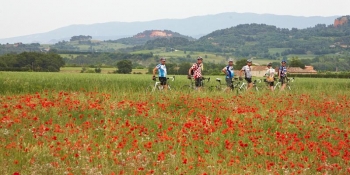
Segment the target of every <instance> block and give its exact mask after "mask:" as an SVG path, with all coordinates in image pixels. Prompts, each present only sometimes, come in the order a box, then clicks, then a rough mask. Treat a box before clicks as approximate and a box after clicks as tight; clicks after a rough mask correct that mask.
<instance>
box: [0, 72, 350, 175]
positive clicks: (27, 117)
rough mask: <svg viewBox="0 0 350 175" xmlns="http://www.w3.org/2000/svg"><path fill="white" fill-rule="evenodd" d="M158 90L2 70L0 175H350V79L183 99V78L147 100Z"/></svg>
mask: <svg viewBox="0 0 350 175" xmlns="http://www.w3.org/2000/svg"><path fill="white" fill-rule="evenodd" d="M216 77H220V76H213V77H211V78H212V79H215V78H216ZM221 78H222V77H221ZM152 83H154V82H153V81H152V80H151V76H150V75H116V74H69V73H34V72H33V73H22V72H0V106H1V108H0V113H1V115H0V141H1V142H0V170H1V172H2V174H111V175H112V174H349V173H350V165H349V163H350V162H349V161H350V151H349V150H350V140H349V134H350V130H349V128H350V127H349V126H350V120H349V116H350V110H349V107H350V99H349V98H350V92H349V89H350V80H349V79H298V78H297V79H296V81H295V82H294V84H293V90H292V91H284V92H278V91H276V92H274V93H271V92H269V91H261V92H255V91H250V92H245V93H244V94H236V93H223V92H210V91H206V90H203V91H202V92H197V91H191V92H182V91H180V90H178V89H180V87H181V86H182V85H184V84H188V83H189V81H188V80H187V79H186V76H176V80H175V81H174V82H171V85H172V86H173V87H175V88H176V90H175V91H168V92H154V93H150V92H145V88H146V87H147V86H149V85H151V84H152ZM215 83H216V82H209V83H207V85H208V86H211V85H215Z"/></svg>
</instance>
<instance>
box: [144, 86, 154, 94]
mask: <svg viewBox="0 0 350 175" xmlns="http://www.w3.org/2000/svg"><path fill="white" fill-rule="evenodd" d="M153 88H154V87H153V86H147V87H146V88H145V92H146V93H149V92H152V91H153Z"/></svg>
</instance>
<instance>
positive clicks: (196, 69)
mask: <svg viewBox="0 0 350 175" xmlns="http://www.w3.org/2000/svg"><path fill="white" fill-rule="evenodd" d="M192 70H193V77H194V78H200V77H202V64H197V63H194V64H193V65H192Z"/></svg>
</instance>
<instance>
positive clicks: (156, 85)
mask: <svg viewBox="0 0 350 175" xmlns="http://www.w3.org/2000/svg"><path fill="white" fill-rule="evenodd" d="M158 78H159V77H155V79H154V80H153V81H155V83H154V85H150V86H148V87H147V88H146V92H155V91H156V90H159V91H162V90H163V88H164V87H163V85H161V84H160V81H157V79H158ZM166 79H167V80H169V79H171V81H174V80H175V76H172V77H167V78H166ZM167 82H168V81H167ZM167 85H168V90H172V88H171V87H170V85H169V83H167Z"/></svg>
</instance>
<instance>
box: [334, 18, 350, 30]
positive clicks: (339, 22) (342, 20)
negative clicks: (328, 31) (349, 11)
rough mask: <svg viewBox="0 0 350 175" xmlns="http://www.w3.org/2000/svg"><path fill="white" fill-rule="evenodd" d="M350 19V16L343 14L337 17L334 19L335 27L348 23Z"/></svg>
mask: <svg viewBox="0 0 350 175" xmlns="http://www.w3.org/2000/svg"><path fill="white" fill-rule="evenodd" d="M349 21H350V16H349V15H348V16H342V17H340V18H337V19H335V20H334V27H338V26H341V25H344V24H345V23H348V22H349Z"/></svg>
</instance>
